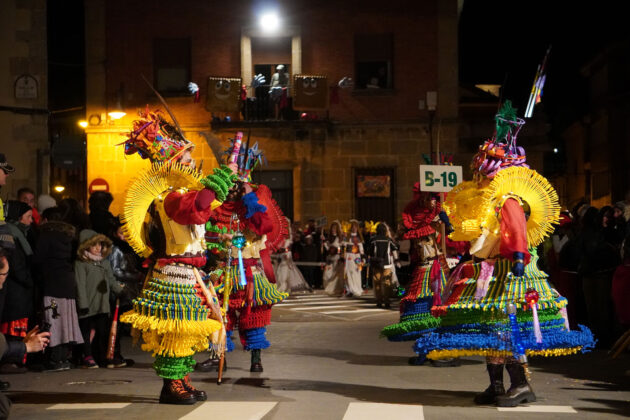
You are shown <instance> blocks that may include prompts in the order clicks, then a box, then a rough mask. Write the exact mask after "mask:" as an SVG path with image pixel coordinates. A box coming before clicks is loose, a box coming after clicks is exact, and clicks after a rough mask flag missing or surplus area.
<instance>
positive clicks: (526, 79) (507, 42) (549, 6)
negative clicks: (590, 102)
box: [459, 0, 628, 128]
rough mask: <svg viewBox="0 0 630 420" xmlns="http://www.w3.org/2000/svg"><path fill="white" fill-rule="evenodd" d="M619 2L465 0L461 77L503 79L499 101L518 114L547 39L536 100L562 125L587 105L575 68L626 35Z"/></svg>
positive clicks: (474, 80)
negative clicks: (540, 91) (544, 72)
mask: <svg viewBox="0 0 630 420" xmlns="http://www.w3.org/2000/svg"><path fill="white" fill-rule="evenodd" d="M622 4H623V2H609V1H598V2H569V1H538V0H532V1H518V2H517V1H495V0H491V1H481V0H468V1H466V2H465V3H464V8H463V10H462V14H461V17H460V26H459V40H460V41H459V48H460V50H459V54H460V81H461V83H464V84H476V83H492V84H503V83H504V81H505V85H504V90H503V97H504V99H511V100H512V102H513V103H514V104H515V106H516V107H517V108H518V109H519V115H523V112H524V111H525V106H526V103H527V99H528V97H529V92H530V90H531V86H532V82H533V79H534V75H535V73H536V67H537V66H538V64H540V62H541V61H542V59H543V57H544V55H545V51H546V50H547V48H548V46H549V45H551V46H552V51H551V56H550V59H549V62H548V73H547V81H546V84H545V87H544V90H543V97H542V101H543V102H542V106H543V107H544V110H545V112H546V113H547V114H548V116H549V118H550V122H551V123H552V124H555V125H556V127H557V128H560V127H561V126H562V125H563V124H565V123H566V122H567V121H569V120H571V119H572V118H575V117H576V116H579V115H581V114H582V113H583V112H584V111H585V108H586V105H587V103H586V101H587V87H586V85H585V82H584V80H583V78H582V76H581V75H580V70H581V68H583V66H584V65H585V64H586V63H588V62H589V61H590V60H592V59H593V58H594V57H595V55H596V53H597V52H598V51H601V49H602V48H604V47H605V46H606V45H608V44H609V43H611V42H615V40H619V39H620V38H621V37H627V36H628V18H627V15H625V14H624V13H622V12H621V9H620V8H621V5H622ZM538 109H539V108H537V110H538ZM536 112H539V111H536Z"/></svg>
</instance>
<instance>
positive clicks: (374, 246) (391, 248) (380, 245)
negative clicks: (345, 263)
mask: <svg viewBox="0 0 630 420" xmlns="http://www.w3.org/2000/svg"><path fill="white" fill-rule="evenodd" d="M395 251H398V245H396V244H395V243H394V241H393V240H392V239H391V238H390V237H389V236H388V235H387V225H385V223H379V224H378V226H377V227H376V235H375V236H373V237H372V239H371V241H370V249H369V252H368V258H369V261H370V271H371V275H372V283H373V284H374V296H375V297H376V306H377V307H379V308H381V307H383V306H385V308H387V309H389V308H390V303H389V300H390V298H391V291H392V278H393V276H394V270H395V268H394V252H395Z"/></svg>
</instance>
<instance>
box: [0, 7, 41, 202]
mask: <svg viewBox="0 0 630 420" xmlns="http://www.w3.org/2000/svg"><path fill="white" fill-rule="evenodd" d="M0 5H1V6H0V10H1V12H0V84H1V85H2V88H0V128H1V129H2V136H0V152H1V153H4V154H5V155H6V156H7V160H8V161H9V163H10V164H11V165H13V166H14V167H15V168H16V170H15V172H14V173H12V174H11V175H10V176H9V177H8V178H7V185H6V186H5V187H3V188H2V192H1V194H2V198H3V199H7V198H9V199H11V198H15V195H16V193H17V190H18V189H19V188H21V187H29V188H32V189H33V190H35V191H36V192H43V193H47V192H48V191H49V187H50V185H49V184H50V175H49V170H50V167H49V163H48V162H49V161H50V160H49V147H48V144H49V143H48V111H47V109H46V108H47V103H48V95H47V91H48V82H47V73H48V70H47V51H46V1H45V0H28V1H27V0H2V1H0Z"/></svg>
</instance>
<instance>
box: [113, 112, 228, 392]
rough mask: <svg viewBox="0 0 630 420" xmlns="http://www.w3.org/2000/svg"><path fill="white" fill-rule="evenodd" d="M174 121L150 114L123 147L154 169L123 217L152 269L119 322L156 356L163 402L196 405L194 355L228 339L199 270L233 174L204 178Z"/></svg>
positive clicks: (134, 191)
mask: <svg viewBox="0 0 630 420" xmlns="http://www.w3.org/2000/svg"><path fill="white" fill-rule="evenodd" d="M171 117H172V118H173V123H174V124H175V126H173V125H172V124H170V123H168V122H167V121H166V120H165V119H164V117H163V116H162V115H161V114H160V113H159V112H149V110H148V109H147V111H146V112H144V113H142V114H141V119H140V120H137V121H134V123H133V131H132V132H131V133H130V134H129V135H128V139H127V140H126V141H125V143H124V145H125V153H127V154H133V153H138V154H140V156H141V157H142V158H148V159H150V160H151V162H152V163H153V164H152V166H151V167H150V168H149V169H148V170H145V171H143V172H142V173H141V174H139V175H138V177H137V178H135V179H134V180H133V181H132V182H131V184H130V186H129V189H128V190H127V194H126V197H125V204H124V211H123V222H124V226H123V229H124V232H125V236H126V238H127V239H128V241H129V244H130V245H131V246H132V247H133V248H134V250H135V251H136V253H138V255H141V256H143V257H147V258H150V264H151V267H150V270H149V272H148V274H147V277H146V280H145V283H144V287H143V290H142V292H141V294H140V296H139V297H138V298H137V299H134V300H133V309H132V310H131V311H129V312H126V313H125V314H123V315H121V317H120V321H121V322H126V323H129V324H131V326H132V327H133V328H134V332H135V333H138V332H139V333H141V336H142V339H143V341H144V344H143V345H142V349H143V350H145V351H150V352H152V353H153V356H154V357H155V362H154V363H153V368H154V369H155V371H156V373H157V374H158V376H160V377H161V378H163V380H164V384H163V387H162V392H161V393H160V403H167V404H194V403H195V402H196V401H203V400H205V399H206V393H205V392H204V391H201V390H197V389H195V388H194V387H193V386H192V384H191V382H190V378H189V375H188V374H189V373H190V372H191V371H192V370H193V368H194V365H195V361H194V359H193V355H194V354H195V353H196V352H199V351H203V350H207V349H208V346H209V338H210V337H212V338H213V340H212V341H213V344H214V345H215V346H221V343H222V342H224V340H222V337H221V335H222V334H223V335H224V334H225V331H224V329H223V323H222V317H221V310H220V306H219V301H218V299H217V298H216V294H215V293H214V290H212V288H210V290H208V289H207V288H206V286H205V285H204V283H203V282H202V280H201V277H200V275H199V271H198V267H201V266H203V265H204V264H205V262H206V258H205V257H204V251H205V248H206V246H205V241H204V234H205V229H204V223H205V221H206V220H207V219H208V218H209V217H210V216H211V215H212V214H213V212H214V209H216V208H217V207H218V206H219V205H221V202H222V201H223V200H225V197H226V195H227V192H228V190H229V189H230V188H232V186H233V184H234V181H235V176H234V175H233V174H232V172H231V171H230V169H229V168H227V167H222V168H220V169H214V174H212V175H209V176H207V177H205V178H203V177H202V175H201V174H200V173H198V172H196V171H195V169H194V167H193V161H192V159H191V157H190V151H191V149H192V148H193V147H194V145H193V143H191V142H189V141H188V140H187V139H186V138H185V137H184V135H183V133H182V132H181V131H180V130H179V128H178V127H179V126H178V125H177V122H176V121H175V119H174V116H173V115H171ZM218 350H220V349H218Z"/></svg>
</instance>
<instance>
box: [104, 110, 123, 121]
mask: <svg viewBox="0 0 630 420" xmlns="http://www.w3.org/2000/svg"><path fill="white" fill-rule="evenodd" d="M107 115H109V118H111V119H112V120H119V119H121V118H122V117H124V116H125V115H127V113H126V112H124V111H122V110H119V109H115V110H114V111H112V112H110V113H108V114H107Z"/></svg>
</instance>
